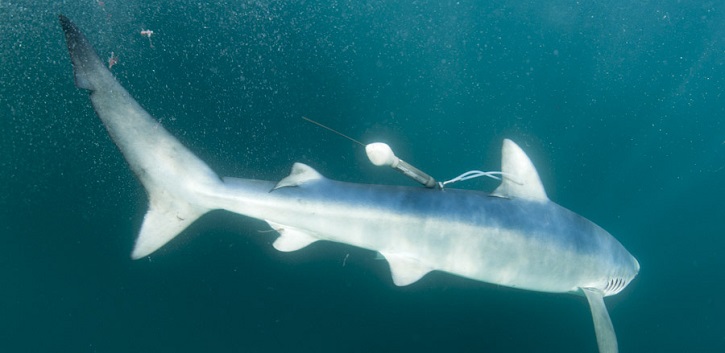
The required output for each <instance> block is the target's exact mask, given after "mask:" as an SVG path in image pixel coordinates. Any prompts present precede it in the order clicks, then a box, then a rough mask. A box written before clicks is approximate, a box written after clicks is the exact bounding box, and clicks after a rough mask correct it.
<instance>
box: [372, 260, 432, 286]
mask: <svg viewBox="0 0 725 353" xmlns="http://www.w3.org/2000/svg"><path fill="white" fill-rule="evenodd" d="M380 254H382V255H383V256H384V257H385V259H386V260H388V263H389V264H390V272H391V274H392V275H393V283H395V285H396V286H400V287H402V286H407V285H410V284H413V283H415V282H417V281H418V280H419V279H421V278H423V276H425V275H426V274H428V272H430V271H432V270H433V269H432V268H430V267H428V266H426V265H424V264H422V263H421V262H420V261H418V260H417V259H414V258H411V257H409V256H405V255H401V254H394V253H386V252H382V251H381V252H380Z"/></svg>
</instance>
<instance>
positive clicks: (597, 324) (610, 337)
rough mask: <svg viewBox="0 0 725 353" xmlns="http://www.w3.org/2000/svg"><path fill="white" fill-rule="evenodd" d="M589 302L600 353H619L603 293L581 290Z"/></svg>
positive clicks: (589, 289)
mask: <svg viewBox="0 0 725 353" xmlns="http://www.w3.org/2000/svg"><path fill="white" fill-rule="evenodd" d="M581 290H582V292H584V295H585V296H586V297H587V301H589V308H590V309H591V311H592V320H593V321H594V332H595V333H596V335H597V345H598V346H599V353H617V352H618V351H619V349H618V348H617V336H616V335H615V334H614V326H612V319H610V318H609V313H608V312H607V307H606V306H605V305H604V297H603V295H602V292H601V291H600V290H598V289H593V288H581Z"/></svg>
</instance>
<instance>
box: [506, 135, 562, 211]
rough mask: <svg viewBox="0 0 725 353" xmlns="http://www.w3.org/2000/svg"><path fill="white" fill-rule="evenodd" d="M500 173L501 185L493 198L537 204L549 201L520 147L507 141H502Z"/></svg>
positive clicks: (532, 165) (534, 170)
mask: <svg viewBox="0 0 725 353" xmlns="http://www.w3.org/2000/svg"><path fill="white" fill-rule="evenodd" d="M501 171H502V172H503V176H502V181H501V185H499V186H498V188H496V190H494V192H493V193H492V195H493V196H498V197H505V198H519V199H525V200H531V201H538V202H545V201H548V200H549V198H548V197H547V196H546V191H544V186H543V185H542V184H541V179H539V173H537V172H536V168H534V164H533V163H531V160H530V159H529V157H528V156H527V155H526V153H524V151H523V150H522V149H521V147H519V146H518V145H517V144H516V143H514V142H513V141H511V140H509V139H504V140H503V148H502V149H501Z"/></svg>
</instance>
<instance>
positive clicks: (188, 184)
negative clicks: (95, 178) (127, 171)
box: [59, 15, 224, 259]
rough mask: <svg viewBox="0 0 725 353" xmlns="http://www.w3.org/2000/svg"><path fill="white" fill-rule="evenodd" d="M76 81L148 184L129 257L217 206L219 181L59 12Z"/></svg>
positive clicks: (150, 250)
mask: <svg viewBox="0 0 725 353" xmlns="http://www.w3.org/2000/svg"><path fill="white" fill-rule="evenodd" d="M59 19H60V24H61V27H62V28H63V32H64V33H65V38H66V42H67V45H68V51H69V53H70V57H71V61H72V62H73V72H74V78H75V83H76V86H77V87H79V88H83V89H86V90H89V91H90V92H91V94H90V98H91V103H92V104H93V108H94V109H95V111H96V114H97V115H98V117H99V118H100V119H101V121H103V124H104V125H105V127H106V130H108V133H109V135H111V137H112V138H113V141H114V142H115V143H116V145H117V146H118V148H119V149H120V150H121V152H122V153H123V155H124V157H125V158H126V161H127V162H128V164H129V166H130V167H131V169H132V170H133V171H134V173H135V174H136V176H137V177H138V179H139V180H140V181H141V183H142V184H143V186H144V188H145V189H146V193H147V195H148V198H149V209H148V211H147V213H146V216H145V217H144V221H143V224H142V226H141V231H140V233H139V235H138V238H137V239H136V244H135V246H134V249H133V252H132V253H131V257H132V258H134V259H138V258H141V257H145V256H147V255H149V254H151V253H153V252H154V251H156V250H157V249H159V248H160V247H161V246H163V245H164V244H166V243H167V242H169V241H170V240H171V239H173V238H174V237H176V236H177V235H178V234H179V233H181V232H182V231H183V230H184V229H186V227H188V226H189V225H190V224H191V223H193V222H194V221H195V220H196V219H198V218H199V217H200V216H201V215H203V214H204V213H206V212H208V211H210V210H211V209H214V208H217V207H215V203H214V200H215V199H214V197H213V195H218V194H219V192H221V191H222V188H223V187H224V186H223V182H222V181H221V180H220V179H219V177H218V176H217V175H216V174H215V173H214V172H213V171H212V170H211V168H209V167H208V166H207V165H206V164H205V163H204V162H203V161H201V160H200V159H199V158H198V157H196V156H195V155H194V154H193V153H192V152H191V151H189V150H188V149H187V148H186V147H184V145H182V144H181V143H180V142H179V141H178V140H177V139H176V138H175V137H173V136H172V135H171V134H170V133H169V132H168V131H166V130H165V129H164V128H163V127H162V126H161V125H160V124H159V122H158V121H156V120H155V119H154V118H153V117H152V116H151V115H150V114H149V113H147V112H146V111H145V110H144V109H143V108H142V107H141V106H140V105H139V104H138V103H137V102H136V101H135V100H134V99H133V97H131V95H130V94H129V93H128V92H127V91H126V90H125V89H124V88H123V87H122V86H121V85H120V84H119V83H118V82H117V81H116V79H115V78H114V77H113V74H111V72H110V71H109V69H108V68H107V67H106V65H105V64H104V63H103V62H102V61H101V59H100V58H99V57H98V55H97V54H96V53H95V51H94V49H93V47H92V46H91V45H90V43H89V42H88V40H87V39H86V37H85V36H84V35H83V33H81V31H80V30H79V29H78V27H76V25H75V24H73V23H72V22H71V21H70V20H69V19H68V18H67V17H65V16H63V15H60V16H59Z"/></svg>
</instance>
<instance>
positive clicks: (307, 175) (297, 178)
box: [272, 163, 324, 191]
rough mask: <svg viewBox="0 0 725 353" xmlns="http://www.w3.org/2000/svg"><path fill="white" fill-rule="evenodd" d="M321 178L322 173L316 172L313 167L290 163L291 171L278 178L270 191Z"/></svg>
mask: <svg viewBox="0 0 725 353" xmlns="http://www.w3.org/2000/svg"><path fill="white" fill-rule="evenodd" d="M323 178H324V177H323V176H322V174H320V173H318V172H317V171H316V170H315V169H314V168H312V167H310V166H308V165H307V164H303V163H295V164H293V165H292V171H291V172H290V174H289V175H288V176H287V177H285V178H284V179H282V180H280V181H279V183H277V185H275V186H274V188H273V189H272V191H274V190H277V189H279V188H284V187H288V186H300V185H302V184H305V183H309V182H311V181H315V180H320V179H323Z"/></svg>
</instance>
